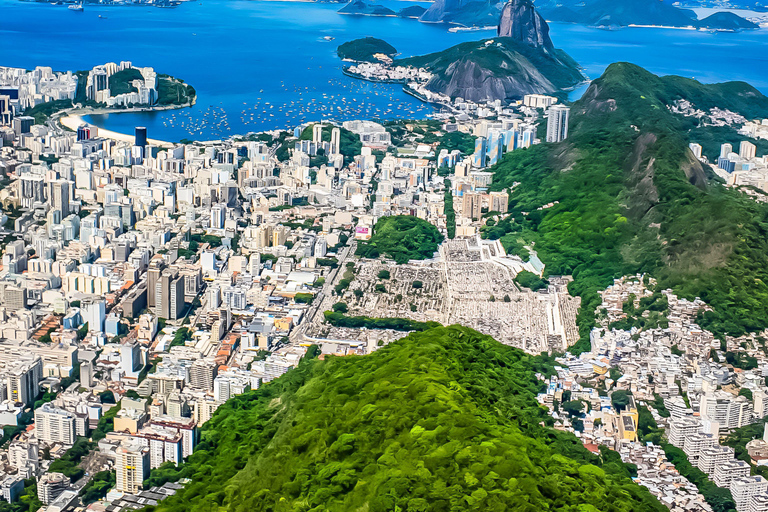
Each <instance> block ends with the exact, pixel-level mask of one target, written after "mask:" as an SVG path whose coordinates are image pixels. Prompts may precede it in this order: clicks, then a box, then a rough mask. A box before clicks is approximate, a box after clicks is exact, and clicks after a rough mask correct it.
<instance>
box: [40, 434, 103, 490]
mask: <svg viewBox="0 0 768 512" xmlns="http://www.w3.org/2000/svg"><path fill="white" fill-rule="evenodd" d="M95 448H96V443H92V442H90V441H88V439H87V438H85V437H78V438H77V440H76V441H75V444H74V445H72V448H70V449H69V450H67V451H66V452H64V455H62V456H61V458H59V459H56V460H54V461H53V462H51V467H50V468H49V471H51V472H55V473H63V474H65V475H66V476H68V477H69V478H70V480H72V481H73V482H75V481H77V480H79V479H80V477H81V476H83V475H84V474H85V471H84V470H83V469H82V468H81V467H80V461H81V460H82V459H83V457H85V456H86V455H88V452H90V451H91V450H94V449H95Z"/></svg>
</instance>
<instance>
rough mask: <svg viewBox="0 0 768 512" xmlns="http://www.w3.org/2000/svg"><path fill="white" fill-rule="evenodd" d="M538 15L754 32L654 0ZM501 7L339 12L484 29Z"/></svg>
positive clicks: (469, 0)
mask: <svg viewBox="0 0 768 512" xmlns="http://www.w3.org/2000/svg"><path fill="white" fill-rule="evenodd" d="M537 6H538V9H539V10H540V11H541V13H542V14H543V15H544V17H545V18H546V19H548V20H550V21H560V22H567V23H581V24H585V25H590V26H595V27H626V26H629V25H654V26H667V27H696V28H708V29H714V30H745V29H753V28H758V26H757V25H755V24H754V23H752V22H750V21H748V20H746V19H744V18H742V17H740V16H738V15H737V14H734V13H732V12H728V11H724V12H718V13H715V14H713V15H712V16H709V17H707V18H705V19H703V20H698V19H697V18H696V14H695V13H694V12H693V11H691V10H688V9H680V8H678V7H675V6H673V5H671V4H668V3H664V2H661V1H658V0H590V1H587V2H586V4H585V3H584V2H583V1H581V0H565V1H563V0H543V1H540V2H537ZM503 7H504V2H503V1H500V0H499V1H497V0H486V1H478V0H435V2H434V3H432V5H431V6H430V7H429V8H428V9H424V8H423V7H421V6H418V5H413V6H410V7H406V8H404V9H400V10H399V11H394V10H392V9H390V8H388V7H385V6H383V5H379V4H376V3H373V2H370V1H366V0H352V1H351V2H349V3H348V4H347V5H345V6H344V7H342V8H341V10H339V13H340V14H354V15H361V16H398V17H402V18H416V19H418V20H419V21H422V22H425V23H446V24H452V25H458V26H466V27H488V26H494V25H496V24H497V23H498V20H499V18H500V16H501V11H502V9H503Z"/></svg>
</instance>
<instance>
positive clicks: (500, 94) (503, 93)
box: [427, 60, 557, 101]
mask: <svg viewBox="0 0 768 512" xmlns="http://www.w3.org/2000/svg"><path fill="white" fill-rule="evenodd" d="M516 64H518V65H517V66H514V67H515V69H514V72H513V73H511V74H509V75H499V74H497V73H494V72H493V71H491V70H490V69H488V68H485V67H483V66H481V65H480V64H478V63H477V62H474V61H472V60H460V61H457V62H454V63H453V64H451V65H450V66H448V68H447V69H446V70H445V72H444V73H441V74H438V75H435V76H434V77H433V78H432V80H430V82H429V83H428V84H427V88H428V89H430V90H432V91H437V92H441V93H443V94H447V95H448V96H450V97H451V98H456V97H459V98H464V99H466V100H470V101H486V100H495V99H500V100H509V99H513V98H521V97H522V96H524V95H526V94H541V93H553V92H555V91H556V90H557V88H556V87H555V86H554V85H553V84H552V82H550V81H549V80H548V79H547V77H545V76H544V75H543V74H542V73H541V72H539V71H538V70H537V69H536V68H534V67H533V66H526V65H525V63H523V62H520V63H516Z"/></svg>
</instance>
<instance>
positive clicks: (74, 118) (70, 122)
mask: <svg viewBox="0 0 768 512" xmlns="http://www.w3.org/2000/svg"><path fill="white" fill-rule="evenodd" d="M59 122H60V123H61V124H62V125H63V126H66V127H67V128H69V129H70V130H73V131H77V127H78V126H80V125H82V124H89V123H86V122H85V121H83V118H82V117H80V116H79V115H75V114H71V115H68V116H65V117H62V118H61V119H59ZM90 126H93V125H90ZM97 129H98V130H99V133H98V135H99V137H104V138H107V139H114V140H118V141H121V142H133V139H134V136H133V135H130V134H126V133H117V132H113V131H112V130H105V129H103V128H98V127H97ZM147 141H148V142H149V143H150V144H153V145H155V146H161V147H167V148H170V147H173V143H172V142H166V141H163V140H157V139H147Z"/></svg>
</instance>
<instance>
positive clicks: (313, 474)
mask: <svg viewBox="0 0 768 512" xmlns="http://www.w3.org/2000/svg"><path fill="white" fill-rule="evenodd" d="M537 361H538V360H537V359H536V358H532V357H531V356H528V355H526V354H524V353H523V352H521V351H519V350H517V349H513V348H511V347H507V346H503V345H501V344H499V343H497V342H496V341H494V340H493V339H492V338H490V337H488V336H483V335H481V334H479V333H477V332H476V331H473V330H471V329H468V328H464V327H438V328H435V329H430V330H428V331H425V332H422V333H413V334H411V335H410V336H408V337H407V338H404V339H402V340H400V341H398V342H395V343H392V344H390V345H389V346H387V347H384V348H382V349H380V350H378V351H377V352H375V353H373V354H371V355H368V356H365V357H355V356H353V357H329V358H326V359H325V360H324V361H320V360H317V359H314V360H307V359H305V360H304V361H303V362H302V363H301V365H300V367H299V368H298V369H296V370H293V371H291V372H289V373H288V374H286V375H284V376H283V377H281V378H280V379H278V380H277V381H273V382H271V383H269V384H267V385H265V386H263V387H262V388H261V389H259V390H258V391H253V392H249V393H246V394H244V395H241V396H238V397H236V398H233V399H231V400H229V401H228V402H227V403H226V404H224V405H223V406H222V407H221V408H219V410H218V411H217V412H216V414H215V415H214V417H213V419H211V420H210V421H209V422H208V423H206V424H205V426H204V427H203V433H202V442H201V444H200V445H199V447H198V449H197V450H196V451H195V452H194V454H193V455H192V456H191V457H190V460H189V462H188V463H187V464H186V465H185V466H184V467H183V468H182V469H181V471H179V472H177V471H174V470H172V469H170V468H164V469H162V470H160V471H158V472H155V473H154V474H153V477H152V478H153V481H152V482H151V483H153V484H156V483H159V482H161V481H162V480H163V479H178V478H179V477H181V476H186V477H189V478H191V482H190V483H189V484H188V485H187V486H185V488H184V489H183V490H181V491H179V493H178V494H176V495H175V496H173V497H171V498H169V499H167V500H166V501H164V502H162V503H160V504H159V505H158V506H157V507H156V508H155V510H156V511H158V512H160V511H163V512H165V511H168V512H170V511H180V512H181V511H188V510H190V509H191V507H192V508H193V509H194V510H195V511H198V512H208V511H223V510H227V511H230V510H231V511H243V512H245V511H248V512H255V511H275V512H280V511H320V510H331V511H345V512H346V511H356V510H358V511H370V512H385V511H386V512H389V511H393V510H400V511H403V512H408V511H410V512H415V511H467V510H478V511H500V512H501V511H508V510H521V511H531V512H539V511H546V510H552V511H554V510H557V511H561V512H566V511H579V512H597V511H602V512H610V511H630V510H631V511H650V510H652V511H659V512H662V511H664V510H666V508H665V507H663V506H662V505H661V504H660V503H658V502H657V501H655V499H654V498H652V497H651V496H650V494H649V493H648V492H647V490H646V489H644V488H642V487H639V486H637V485H636V484H634V483H632V482H631V481H630V479H629V478H628V475H629V471H628V469H627V468H626V467H625V466H624V465H622V464H621V463H620V462H616V461H611V462H607V463H603V462H602V461H601V460H600V458H599V457H597V456H595V455H592V454H591V453H590V452H588V451H586V450H585V449H584V448H583V447H582V446H581V444H580V443H579V441H578V440H577V439H576V438H575V437H573V436H572V435H569V434H565V433H562V432H558V431H554V430H551V429H549V428H548V427H545V426H543V423H544V422H546V421H550V422H551V419H549V418H548V417H547V416H546V414H544V413H543V412H542V410H541V409H540V408H539V407H538V405H537V403H536V400H535V396H534V395H535V393H536V391H537V388H538V386H539V385H540V384H539V381H537V380H536V379H535V377H534V369H535V368H537V365H538V364H540V363H538V362H537ZM614 459H615V458H614ZM600 466H602V467H600Z"/></svg>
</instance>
